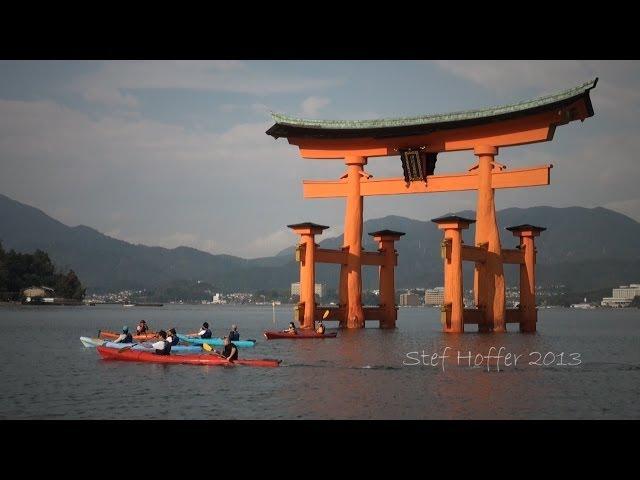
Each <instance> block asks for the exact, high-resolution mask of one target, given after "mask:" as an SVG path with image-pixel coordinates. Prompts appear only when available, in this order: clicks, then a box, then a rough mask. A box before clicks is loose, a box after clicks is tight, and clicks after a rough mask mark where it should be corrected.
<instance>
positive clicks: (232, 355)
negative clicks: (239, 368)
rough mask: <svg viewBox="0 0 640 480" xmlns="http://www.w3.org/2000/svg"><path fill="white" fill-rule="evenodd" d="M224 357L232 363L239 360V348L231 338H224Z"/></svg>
mask: <svg viewBox="0 0 640 480" xmlns="http://www.w3.org/2000/svg"><path fill="white" fill-rule="evenodd" d="M222 356H223V357H225V358H226V359H227V360H229V361H230V362H233V361H234V360H237V359H238V348H237V347H236V346H235V345H234V344H233V343H232V342H231V340H230V339H229V337H224V348H223V349H222Z"/></svg>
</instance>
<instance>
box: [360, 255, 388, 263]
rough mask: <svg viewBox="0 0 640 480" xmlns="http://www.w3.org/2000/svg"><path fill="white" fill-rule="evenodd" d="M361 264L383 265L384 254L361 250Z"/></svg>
mask: <svg viewBox="0 0 640 480" xmlns="http://www.w3.org/2000/svg"><path fill="white" fill-rule="evenodd" d="M360 258H361V260H362V265H378V266H380V265H384V260H385V256H384V255H383V254H382V253H379V252H362V256H361V257H360Z"/></svg>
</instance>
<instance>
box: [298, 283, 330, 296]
mask: <svg viewBox="0 0 640 480" xmlns="http://www.w3.org/2000/svg"><path fill="white" fill-rule="evenodd" d="M326 289H327V286H326V285H325V284H324V283H316V287H315V293H316V295H318V296H319V297H320V298H323V297H324V292H325V290H326ZM291 295H298V296H300V282H296V283H292V284H291Z"/></svg>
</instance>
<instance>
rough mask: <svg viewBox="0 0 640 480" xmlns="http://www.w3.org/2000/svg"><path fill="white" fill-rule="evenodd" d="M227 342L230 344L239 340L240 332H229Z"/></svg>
mask: <svg viewBox="0 0 640 480" xmlns="http://www.w3.org/2000/svg"><path fill="white" fill-rule="evenodd" d="M229 340H231V341H232V342H233V341H237V340H240V332H236V331H235V330H232V331H231V332H229Z"/></svg>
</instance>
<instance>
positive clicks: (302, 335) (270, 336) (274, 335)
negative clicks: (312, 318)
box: [264, 330, 338, 340]
mask: <svg viewBox="0 0 640 480" xmlns="http://www.w3.org/2000/svg"><path fill="white" fill-rule="evenodd" d="M336 335H338V332H329V333H327V332H325V333H316V332H309V331H305V330H300V331H299V332H298V333H286V332H264V337H265V338H266V339H267V340H276V339H280V338H287V339H289V340H303V339H307V338H335V337H336Z"/></svg>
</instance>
